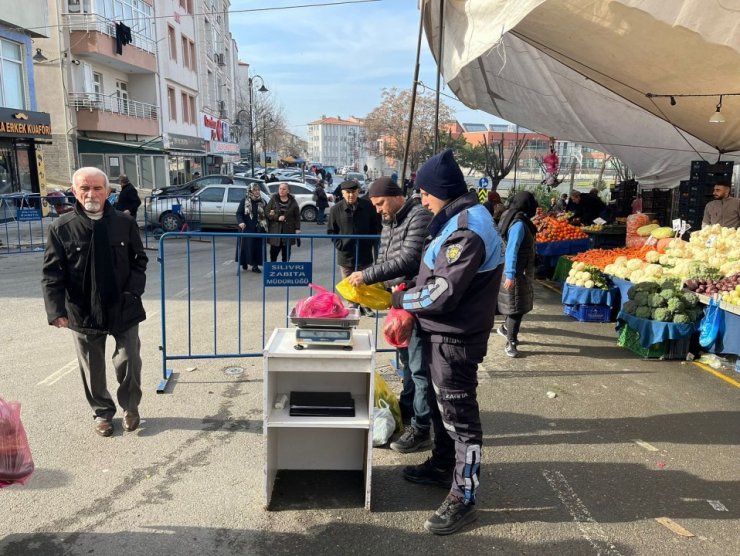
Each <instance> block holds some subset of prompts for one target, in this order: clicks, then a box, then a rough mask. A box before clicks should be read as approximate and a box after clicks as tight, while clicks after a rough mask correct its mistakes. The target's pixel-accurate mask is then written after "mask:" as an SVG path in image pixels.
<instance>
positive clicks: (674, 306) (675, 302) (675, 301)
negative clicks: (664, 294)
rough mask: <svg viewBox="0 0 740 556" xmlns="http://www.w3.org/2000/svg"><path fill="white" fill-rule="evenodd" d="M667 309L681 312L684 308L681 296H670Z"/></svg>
mask: <svg viewBox="0 0 740 556" xmlns="http://www.w3.org/2000/svg"><path fill="white" fill-rule="evenodd" d="M663 291H665V290H663ZM668 309H669V310H671V311H673V312H674V313H683V312H684V310H685V309H686V304H685V303H684V302H683V301H681V298H679V297H672V298H670V299H669V300H668Z"/></svg>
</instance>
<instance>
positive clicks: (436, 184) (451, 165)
mask: <svg viewBox="0 0 740 556" xmlns="http://www.w3.org/2000/svg"><path fill="white" fill-rule="evenodd" d="M416 186H417V187H419V188H421V189H423V190H424V191H426V192H427V193H429V194H430V195H433V196H434V197H437V198H438V199H443V200H444V199H456V198H457V197H460V196H461V195H464V194H465V193H467V192H468V186H467V185H466V183H465V177H464V176H463V173H462V170H460V166H458V165H457V162H455V158H454V157H453V156H452V149H446V150H444V151H442V152H441V153H439V154H435V155H434V156H433V157H432V158H430V159H429V160H427V161H426V162H425V163H424V164H422V165H421V168H419V171H418V172H416Z"/></svg>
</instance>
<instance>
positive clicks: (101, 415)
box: [41, 167, 148, 436]
mask: <svg viewBox="0 0 740 556" xmlns="http://www.w3.org/2000/svg"><path fill="white" fill-rule="evenodd" d="M72 191H73V193H74V196H75V198H76V199H77V204H76V205H75V210H74V211H72V212H69V213H67V214H64V215H62V216H60V217H59V218H58V219H57V220H55V221H54V223H53V224H52V225H51V226H50V227H49V237H48V240H47V243H46V251H45V252H44V262H43V267H42V279H41V286H42V289H43V294H44V304H45V306H46V314H47V317H48V320H49V324H50V325H52V326H56V327H57V328H69V329H71V330H72V334H73V337H74V342H75V348H76V349H77V361H78V363H79V366H80V373H81V374H82V382H83V385H84V387H85V395H86V396H87V401H88V403H89V404H90V407H91V408H92V410H93V417H94V419H95V432H97V433H98V434H99V435H101V436H111V435H112V434H113V421H112V420H113V415H114V414H115V413H116V404H115V403H114V402H113V399H112V398H111V395H110V393H109V392H108V387H107V384H106V377H105V343H106V340H107V338H108V336H109V335H110V336H113V338H114V340H115V342H116V349H115V351H114V352H113V366H114V367H115V370H116V378H117V380H118V391H117V398H118V404H119V405H120V406H121V408H122V409H123V428H124V429H125V430H127V431H133V430H136V428H137V427H138V426H139V420H140V417H139V403H140V402H141V355H140V353H139V352H140V348H141V342H140V341H139V323H140V322H142V321H143V320H144V319H146V313H145V312H144V306H143V304H142V302H141V296H142V295H143V293H144V286H145V285H146V265H147V262H148V259H147V256H146V253H145V251H144V246H143V245H142V243H141V238H140V237H139V229H138V228H137V226H136V222H134V221H133V220H132V219H131V218H130V217H128V216H124V215H123V214H121V213H120V212H118V211H117V210H115V209H114V208H113V207H112V206H111V205H110V203H108V202H107V200H106V199H107V197H108V194H109V193H110V184H109V183H108V177H107V176H106V175H105V173H104V172H102V171H101V170H99V169H97V168H93V167H84V168H80V169H79V170H77V171H76V172H75V173H74V175H73V176H72Z"/></svg>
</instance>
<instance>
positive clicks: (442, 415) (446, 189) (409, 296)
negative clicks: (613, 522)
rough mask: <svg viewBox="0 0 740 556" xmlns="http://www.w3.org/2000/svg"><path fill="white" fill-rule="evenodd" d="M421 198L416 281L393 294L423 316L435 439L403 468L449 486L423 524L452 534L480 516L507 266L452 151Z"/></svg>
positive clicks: (427, 176)
mask: <svg viewBox="0 0 740 556" xmlns="http://www.w3.org/2000/svg"><path fill="white" fill-rule="evenodd" d="M416 183H417V185H418V186H419V187H420V188H421V203H422V205H423V206H425V207H427V208H428V209H429V210H431V212H432V214H433V215H434V217H433V219H432V222H431V224H430V227H429V240H428V242H427V244H426V247H425V249H424V252H423V254H422V262H421V265H420V267H419V274H418V276H417V277H416V284H415V286H414V287H412V288H411V289H409V290H408V291H396V292H394V293H393V306H394V307H397V308H399V309H405V310H407V311H409V312H411V313H412V314H414V315H415V316H416V317H417V318H418V322H419V328H420V332H421V339H422V346H423V350H424V354H425V357H427V360H428V361H429V370H430V376H431V381H432V385H433V386H434V388H433V390H430V392H433V396H434V397H433V398H432V396H431V395H430V398H431V399H430V407H431V410H432V427H433V429H434V443H433V447H432V456H431V457H430V458H429V459H428V460H427V461H426V462H424V463H423V464H421V465H415V466H409V467H406V468H404V470H403V476H404V478H405V479H406V480H408V481H411V482H415V483H422V484H431V485H437V486H442V487H445V488H449V489H450V491H449V494H448V496H447V498H446V499H445V501H444V502H443V503H442V505H441V506H440V507H439V509H438V510H437V511H436V512H435V513H434V514H433V515H432V516H431V517H430V518H429V519H428V520H427V521H426V523H424V527H425V528H426V529H427V530H428V531H430V532H432V533H434V534H437V535H448V534H450V533H454V532H455V531H458V530H459V529H460V528H461V527H463V526H464V525H465V524H467V523H470V522H472V521H473V520H475V519H476V518H477V517H478V515H477V511H476V509H475V501H476V493H477V491H478V482H479V478H480V462H481V454H482V449H481V446H482V443H483V431H482V426H481V420H480V411H479V408H478V400H477V394H476V388H477V386H478V379H477V371H478V364H479V363H480V362H481V361H483V358H484V357H485V356H486V351H487V349H488V338H489V336H490V334H491V329H492V328H493V314H494V309H495V304H496V298H495V296H493V295H491V292H493V291H498V289H499V285H500V282H501V273H502V271H503V264H502V263H503V254H502V252H501V238H500V237H499V234H498V232H497V230H496V227H495V226H494V224H493V219H492V218H491V215H490V214H489V213H488V211H487V210H486V209H485V207H484V206H483V205H482V204H480V202H479V201H478V195H477V193H475V192H468V188H467V186H466V185H465V178H464V177H463V173H462V171H461V170H460V167H459V166H458V164H457V162H455V159H454V158H453V156H452V150H450V149H447V150H445V151H443V152H442V153H440V154H437V155H435V156H433V157H432V158H430V159H429V160H427V161H426V162H425V163H424V164H423V165H422V167H421V168H420V169H419V171H418V172H417V174H416Z"/></svg>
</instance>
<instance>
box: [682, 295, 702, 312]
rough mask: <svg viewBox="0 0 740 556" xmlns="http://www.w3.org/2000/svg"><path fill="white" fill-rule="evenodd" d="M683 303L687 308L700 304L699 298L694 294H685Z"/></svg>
mask: <svg viewBox="0 0 740 556" xmlns="http://www.w3.org/2000/svg"><path fill="white" fill-rule="evenodd" d="M682 297H683V301H684V303H686V306H687V307H692V308H693V307H696V306H697V305H698V303H699V296H697V295H696V294H695V293H694V292H683V296H682Z"/></svg>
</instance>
